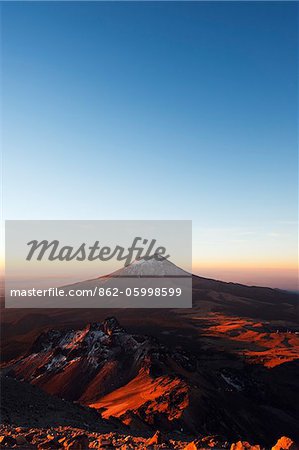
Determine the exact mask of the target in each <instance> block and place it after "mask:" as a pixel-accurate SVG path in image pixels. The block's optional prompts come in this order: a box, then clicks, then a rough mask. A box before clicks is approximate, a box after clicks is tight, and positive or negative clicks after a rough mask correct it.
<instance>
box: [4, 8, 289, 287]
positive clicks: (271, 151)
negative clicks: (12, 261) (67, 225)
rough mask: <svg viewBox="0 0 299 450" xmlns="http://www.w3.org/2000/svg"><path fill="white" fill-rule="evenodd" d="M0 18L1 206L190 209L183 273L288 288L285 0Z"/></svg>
mask: <svg viewBox="0 0 299 450" xmlns="http://www.w3.org/2000/svg"><path fill="white" fill-rule="evenodd" d="M1 20H2V50H1V54H2V91H3V92H2V133H3V138H2V144H3V172H4V181H3V218H4V219H192V221H193V272H195V273H198V274H201V275H204V276H211V277H213V278H215V277H216V278H219V279H224V280H227V281H240V282H245V283H249V284H260V285H269V286H274V287H282V288H285V289H295V288H296V283H297V249H298V246H297V229H298V225H297V222H298V156H297V151H298V135H297V120H298V111H297V102H298V82H297V79H298V68H297V61H298V4H297V3H296V2H65V3H63V2H3V3H2V5H1Z"/></svg>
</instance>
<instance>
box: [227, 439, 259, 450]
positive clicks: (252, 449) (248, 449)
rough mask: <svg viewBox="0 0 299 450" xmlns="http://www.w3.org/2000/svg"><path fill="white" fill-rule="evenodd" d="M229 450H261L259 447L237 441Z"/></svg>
mask: <svg viewBox="0 0 299 450" xmlns="http://www.w3.org/2000/svg"><path fill="white" fill-rule="evenodd" d="M230 450H261V448H260V446H259V445H251V444H249V442H247V441H238V442H236V443H233V444H232V445H231V446H230Z"/></svg>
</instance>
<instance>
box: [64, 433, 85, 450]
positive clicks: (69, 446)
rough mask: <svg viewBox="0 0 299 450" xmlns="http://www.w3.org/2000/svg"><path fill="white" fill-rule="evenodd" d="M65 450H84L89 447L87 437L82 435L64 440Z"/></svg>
mask: <svg viewBox="0 0 299 450" xmlns="http://www.w3.org/2000/svg"><path fill="white" fill-rule="evenodd" d="M63 445H64V448H65V449H66V450H86V449H88V447H89V440H88V436H87V435H86V434H84V433H82V434H78V435H77V436H73V437H71V438H69V439H66V440H65V441H64V442H63Z"/></svg>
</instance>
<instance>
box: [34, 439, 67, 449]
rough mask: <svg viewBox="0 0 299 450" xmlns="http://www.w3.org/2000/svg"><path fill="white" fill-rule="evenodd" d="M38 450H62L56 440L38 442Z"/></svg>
mask: <svg viewBox="0 0 299 450" xmlns="http://www.w3.org/2000/svg"><path fill="white" fill-rule="evenodd" d="M37 448H38V450H59V449H61V448H62V446H61V444H59V442H58V441H57V440H56V439H51V440H48V439H46V440H45V441H42V442H40V443H39V444H38V445H37Z"/></svg>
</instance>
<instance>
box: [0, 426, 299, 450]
mask: <svg viewBox="0 0 299 450" xmlns="http://www.w3.org/2000/svg"><path fill="white" fill-rule="evenodd" d="M0 446H1V448H4V449H6V450H11V449H22V450H30V449H31V450H48V449H53V450H54V449H57V450H60V449H61V450H88V449H102V450H113V449H119V450H134V449H149V450H159V449H164V450H167V449H169V450H171V449H173V450H174V449H177V450H180V449H182V450H197V449H201V450H204V449H214V450H217V449H230V450H263V447H261V446H260V445H259V444H250V443H249V442H246V441H238V442H233V443H229V442H225V441H223V440H222V439H221V438H220V437H219V436H206V437H200V438H198V439H194V440H192V441H186V440H184V439H181V440H178V439H175V438H173V437H171V436H168V435H166V434H163V433H161V432H160V431H157V432H156V433H154V435H152V436H136V435H131V434H120V433H116V432H111V433H105V434H102V433H96V432H88V431H86V430H82V429H79V428H72V427H56V428H44V429H40V428H25V427H12V426H8V425H7V426H4V425H3V426H1V428H0ZM272 450H298V447H297V446H296V444H295V443H294V442H293V441H292V440H291V439H290V438H288V437H286V436H283V437H282V438H280V439H279V440H278V441H277V442H276V444H275V445H273V447H272Z"/></svg>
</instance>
